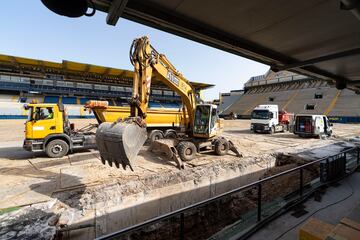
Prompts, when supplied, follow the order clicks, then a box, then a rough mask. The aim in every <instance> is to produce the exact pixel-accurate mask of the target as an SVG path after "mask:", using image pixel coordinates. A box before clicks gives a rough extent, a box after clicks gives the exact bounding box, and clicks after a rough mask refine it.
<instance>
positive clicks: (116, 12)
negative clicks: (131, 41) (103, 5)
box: [106, 0, 128, 26]
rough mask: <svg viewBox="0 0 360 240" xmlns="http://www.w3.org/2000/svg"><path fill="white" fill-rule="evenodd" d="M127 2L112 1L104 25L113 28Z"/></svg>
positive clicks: (123, 0)
mask: <svg viewBox="0 0 360 240" xmlns="http://www.w3.org/2000/svg"><path fill="white" fill-rule="evenodd" d="M127 2H128V0H113V1H112V3H111V5H110V8H109V12H108V15H107V17H106V23H107V24H109V25H112V26H115V25H116V23H117V22H118V20H119V18H120V17H121V15H122V13H123V12H124V9H125V6H126V4H127Z"/></svg>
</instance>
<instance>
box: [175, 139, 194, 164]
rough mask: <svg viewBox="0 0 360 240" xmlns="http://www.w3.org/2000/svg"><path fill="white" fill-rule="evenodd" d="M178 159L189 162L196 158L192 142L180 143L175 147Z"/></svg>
mask: <svg viewBox="0 0 360 240" xmlns="http://www.w3.org/2000/svg"><path fill="white" fill-rule="evenodd" d="M176 149H177V151H178V154H179V156H180V159H181V160H183V161H190V160H192V159H194V158H195V156H196V152H197V150H196V146H195V144H193V143H192V142H188V141H183V142H180V143H179V144H178V145H177V147H176Z"/></svg>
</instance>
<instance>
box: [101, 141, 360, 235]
mask: <svg viewBox="0 0 360 240" xmlns="http://www.w3.org/2000/svg"><path fill="white" fill-rule="evenodd" d="M349 156H350V157H349ZM340 158H342V159H343V160H344V161H345V165H346V166H347V165H348V164H353V169H356V168H357V167H358V166H359V164H360V147H354V148H350V149H347V150H344V151H342V152H340V153H338V154H335V155H331V156H328V157H324V158H321V159H317V160H314V161H311V162H309V163H305V164H303V165H300V166H298V167H295V168H292V169H289V170H286V171H283V172H281V173H278V174H275V175H272V176H269V177H266V178H263V179H261V180H258V181H256V182H253V183H250V184H247V185H244V186H241V187H238V188H236V189H233V190H231V191H228V192H225V193H222V194H219V195H217V196H215V197H212V198H209V199H206V200H203V201H200V202H198V203H195V204H193V205H189V206H187V207H184V208H181V209H178V210H176V211H173V212H170V213H166V214H164V215H161V216H158V217H155V218H152V219H149V220H147V221H145V222H143V223H139V224H136V225H133V226H130V227H127V228H124V229H121V230H119V231H116V232H113V233H110V234H108V235H104V236H101V237H99V238H97V239H116V238H120V237H121V236H125V235H126V234H130V233H133V232H135V231H137V230H140V229H142V228H144V227H147V226H150V225H153V224H156V223H158V222H161V221H164V220H166V219H169V218H171V217H178V216H180V218H179V221H180V223H179V228H180V230H179V239H185V231H184V229H185V220H184V219H185V218H184V216H185V213H186V212H188V211H191V210H195V209H199V208H200V207H203V206H205V205H207V204H210V203H212V202H214V201H217V200H220V199H222V198H225V197H228V196H230V195H232V194H236V193H239V192H242V191H244V190H248V189H251V188H256V189H257V194H256V196H257V199H256V202H257V209H256V211H257V214H256V218H257V219H256V224H254V225H253V226H252V227H251V228H248V230H247V232H244V236H246V237H248V236H250V235H251V233H252V232H254V229H257V228H258V227H259V226H258V225H262V224H264V223H265V222H267V221H269V220H270V219H272V218H274V216H273V215H271V216H266V217H263V202H262V195H263V185H264V184H265V183H267V182H269V181H271V180H274V179H278V178H280V177H283V176H286V175H289V174H293V173H296V172H298V173H299V186H298V189H296V190H295V191H294V192H292V194H294V193H295V194H296V195H297V197H296V198H293V199H292V203H294V202H299V201H300V200H301V201H303V200H304V199H305V198H306V196H305V191H304V190H305V182H304V170H306V168H308V167H310V166H313V165H314V164H320V163H323V164H326V167H327V168H328V166H329V163H330V161H332V160H333V159H335V160H337V159H340ZM350 161H352V162H350ZM345 169H346V168H345ZM346 174H349V171H348V172H345V173H344V175H346ZM340 177H343V176H340ZM318 178H319V180H320V176H319V177H318ZM323 184H326V183H323ZM323 184H322V185H323ZM322 185H319V186H318V187H320V186H322ZM318 187H317V188H318ZM126 239H131V238H126Z"/></svg>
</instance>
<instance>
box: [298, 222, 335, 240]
mask: <svg viewBox="0 0 360 240" xmlns="http://www.w3.org/2000/svg"><path fill="white" fill-rule="evenodd" d="M334 227H335V226H334V225H331V224H328V223H326V222H323V221H321V220H319V219H316V218H310V219H309V220H307V221H306V222H305V224H304V225H302V226H301V228H300V230H299V240H324V239H325V238H326V236H327V235H328V234H329V233H330V232H331V231H332V230H333V229H334Z"/></svg>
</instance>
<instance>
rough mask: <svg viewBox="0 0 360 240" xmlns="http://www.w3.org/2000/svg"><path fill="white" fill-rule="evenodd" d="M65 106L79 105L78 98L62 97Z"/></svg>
mask: <svg viewBox="0 0 360 240" xmlns="http://www.w3.org/2000/svg"><path fill="white" fill-rule="evenodd" d="M62 103H63V104H77V99H76V97H62Z"/></svg>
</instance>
